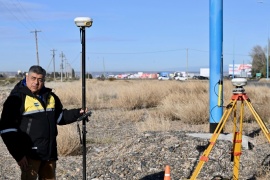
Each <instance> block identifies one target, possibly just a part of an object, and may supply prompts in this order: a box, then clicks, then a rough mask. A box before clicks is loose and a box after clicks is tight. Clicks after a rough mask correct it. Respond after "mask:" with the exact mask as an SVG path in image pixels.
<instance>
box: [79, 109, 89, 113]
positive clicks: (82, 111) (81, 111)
mask: <svg viewBox="0 0 270 180" xmlns="http://www.w3.org/2000/svg"><path fill="white" fill-rule="evenodd" d="M87 110H88V109H87V108H85V110H83V109H81V110H80V114H83V113H85V112H87Z"/></svg>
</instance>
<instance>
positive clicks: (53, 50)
mask: <svg viewBox="0 0 270 180" xmlns="http://www.w3.org/2000/svg"><path fill="white" fill-rule="evenodd" d="M51 51H52V52H53V54H52V55H53V79H54V81H55V79H56V78H55V53H54V52H55V51H56V49H52V50H51Z"/></svg>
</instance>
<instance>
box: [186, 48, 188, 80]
mask: <svg viewBox="0 0 270 180" xmlns="http://www.w3.org/2000/svg"><path fill="white" fill-rule="evenodd" d="M186 76H187V79H188V48H187V72H186Z"/></svg>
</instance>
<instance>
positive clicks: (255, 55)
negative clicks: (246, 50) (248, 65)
mask: <svg viewBox="0 0 270 180" xmlns="http://www.w3.org/2000/svg"><path fill="white" fill-rule="evenodd" d="M268 44H269V40H268ZM267 48H269V47H265V48H263V47H262V46H259V45H257V46H255V47H253V49H252V51H251V53H250V56H251V58H252V70H251V74H252V77H256V73H261V77H266V75H267V55H268V60H270V58H269V54H268V53H267ZM268 50H269V49H268ZM268 52H269V51H268ZM269 64H270V63H269ZM269 64H268V66H269ZM268 69H270V68H269V67H268ZM268 73H269V72H268Z"/></svg>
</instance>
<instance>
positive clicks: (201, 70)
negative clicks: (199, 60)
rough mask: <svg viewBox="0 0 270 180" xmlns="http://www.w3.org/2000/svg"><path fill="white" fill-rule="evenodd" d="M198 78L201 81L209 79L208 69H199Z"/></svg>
mask: <svg viewBox="0 0 270 180" xmlns="http://www.w3.org/2000/svg"><path fill="white" fill-rule="evenodd" d="M200 76H201V77H200V78H201V79H209V68H200ZM203 77H205V78H203Z"/></svg>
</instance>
